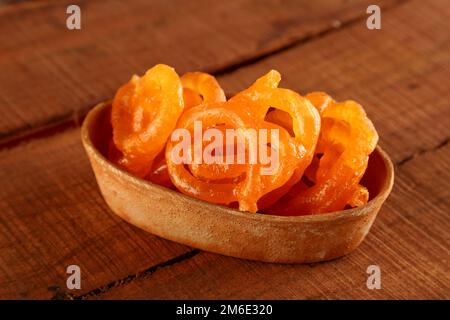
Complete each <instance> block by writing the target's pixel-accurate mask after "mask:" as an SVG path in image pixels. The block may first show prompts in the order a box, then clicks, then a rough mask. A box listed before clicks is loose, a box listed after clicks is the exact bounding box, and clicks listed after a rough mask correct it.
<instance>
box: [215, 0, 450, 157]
mask: <svg viewBox="0 0 450 320" xmlns="http://www.w3.org/2000/svg"><path fill="white" fill-rule="evenodd" d="M382 12H383V11H382ZM445 30H450V3H449V2H448V1H445V0H435V1H431V2H429V3H427V4H426V5H425V4H424V3H423V2H422V1H412V2H407V3H404V4H402V5H399V6H397V7H395V8H392V9H391V10H389V11H388V12H386V13H382V29H381V30H374V31H373V30H368V29H367V28H366V26H365V22H364V21H361V22H360V23H355V24H352V25H351V26H350V27H348V28H344V29H342V30H339V31H338V32H335V33H333V34H330V35H327V36H324V37H321V38H320V39H317V40H316V41H312V42H309V43H307V44H305V45H302V46H298V47H296V48H293V49H291V50H288V51H286V52H283V53H281V54H278V55H274V56H271V57H269V58H268V59H264V60H262V61H260V62H258V63H257V64H253V65H250V66H248V67H245V68H241V69H239V70H237V71H235V72H233V73H230V74H227V75H225V76H223V77H221V79H220V80H221V81H220V82H221V84H222V85H223V87H224V88H225V90H226V92H237V91H239V90H241V89H242V88H244V87H246V86H247V85H248V84H249V83H251V81H252V80H253V79H255V78H257V77H258V76H260V75H261V74H263V73H265V72H267V71H268V70H269V69H272V68H275V69H277V70H279V71H280V72H281V74H282V75H284V78H283V81H282V86H285V87H288V88H293V89H295V90H297V91H299V92H303V93H307V92H310V91H317V90H322V91H326V92H328V93H330V94H331V95H333V96H334V97H335V98H336V99H337V100H346V99H353V100H356V101H358V102H360V103H361V104H362V105H363V106H364V107H365V109H366V110H367V112H368V114H369V116H370V118H371V119H372V121H373V122H374V124H375V126H376V128H377V129H378V130H379V132H381V133H382V134H381V139H380V143H381V145H382V146H383V147H384V148H385V149H386V150H387V151H388V152H389V153H390V155H391V156H392V158H393V159H394V160H395V161H400V160H402V159H404V158H406V157H408V156H410V155H411V154H413V153H415V152H418V151H420V150H427V149H429V148H432V147H434V146H436V145H439V144H440V143H441V142H442V141H445V140H448V139H449V138H450V132H449V127H450V108H449V106H448V102H449V101H450V91H449V90H448V85H447V83H448V79H450V60H449V59H448V52H450V33H449V32H446V31H445Z"/></svg>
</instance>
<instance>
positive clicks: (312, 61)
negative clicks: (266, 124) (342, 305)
mask: <svg viewBox="0 0 450 320" xmlns="http://www.w3.org/2000/svg"><path fill="white" fill-rule="evenodd" d="M7 2H9V1H7ZM72 3H73V1H36V2H26V1H25V2H22V1H20V2H17V3H16V2H14V3H8V4H4V5H2V6H0V107H1V117H0V146H1V150H0V168H1V171H0V183H1V188H0V297H1V298H19V299H22V298H31V299H36V298H37V299H79V298H82V299H116V298H119V299H122V298H126V299H130V298H144V299H178V298H184V299H191V298H200V299H216V298H221V299H241V298H245V299H255V298H256V299H316V298H319V299H330V298H331V299H333V298H340V299H342V298H350V299H374V298H395V299H404V298H420V299H422V298H423V299H425V298H427V299H428V298H433V299H434V298H440V299H449V298H450V272H449V271H450V270H449V265H450V261H449V249H450V232H449V228H450V222H449V218H450V215H449V211H450V210H449V209H450V205H449V199H450V182H449V181H450V161H449V158H450V145H449V137H450V129H449V127H450V90H449V81H450V59H449V58H450V41H449V40H450V39H449V35H450V32H449V31H450V2H449V1H447V0H430V1H426V2H425V1H421V0H407V1H406V0H405V1H400V0H382V1H376V2H374V1H371V0H355V1H345V0H339V1H325V0H322V1H281V0H280V1H278V0H269V1H255V0H240V1H217V2H215V3H214V4H212V2H211V1H206V0H199V1H181V0H180V1H173V2H169V1H166V0H161V1H159V0H158V1H144V0H138V1H118V0H104V1H85V0H83V1H76V3H78V4H79V5H80V7H81V19H82V20H81V26H82V29H81V30H68V29H67V28H66V18H67V16H68V15H67V14H66V8H67V6H68V5H69V4H72ZM373 3H377V4H378V5H379V6H380V7H381V14H382V28H381V30H368V29H367V27H366V19H367V17H368V15H367V14H366V8H367V6H368V5H369V4H373ZM158 62H164V63H167V64H169V65H172V66H174V67H175V68H176V69H177V71H178V72H179V73H180V74H182V73H184V72H185V71H188V70H202V71H207V72H210V73H213V74H215V75H216V76H217V77H218V80H219V81H220V83H221V84H222V85H223V87H224V89H225V90H226V92H227V93H235V92H237V91H238V90H241V89H243V88H245V87H246V86H247V85H249V84H250V83H251V82H252V81H253V80H254V79H256V77H258V76H259V75H262V74H263V73H265V72H266V71H268V70H269V69H271V68H274V69H277V70H279V71H280V72H281V74H282V75H283V83H282V84H283V86H285V87H288V88H292V89H294V90H297V91H299V92H302V93H307V92H309V91H313V90H323V91H326V92H328V93H330V94H331V95H332V96H334V97H335V98H336V99H337V100H344V99H350V98H352V99H355V100H357V101H359V102H360V103H361V104H362V105H364V107H365V108H366V110H367V112H368V114H369V116H370V118H371V119H372V120H373V122H374V123H375V125H376V128H377V130H378V132H379V134H380V137H381V139H380V144H381V146H382V147H383V148H385V149H386V150H387V151H388V153H389V154H390V155H391V157H392V159H393V160H394V161H395V164H396V180H395V186H394V189H393V192H392V194H391V196H390V197H389V199H388V201H387V203H386V204H385V205H384V207H383V208H382V210H381V212H380V214H379V216H378V218H377V220H376V222H375V224H374V226H373V228H372V230H371V232H370V234H369V235H368V237H367V238H366V240H365V241H364V243H363V244H362V245H361V246H360V247H359V248H358V249H357V250H356V251H355V252H353V253H352V254H350V255H348V256H346V257H344V258H341V259H338V260H334V261H331V262H326V263H317V264H309V265H278V264H266V263H259V262H252V261H245V260H240V259H234V258H229V257H225V256H220V255H216V254H211V253H207V252H203V251H199V250H196V249H193V248H189V247H186V246H183V245H180V244H177V243H173V242H170V241H166V240H164V239H161V238H158V237H156V236H153V235H151V234H148V233H146V232H144V231H142V230H140V229H137V228H135V227H133V226H132V225H129V224H127V223H125V222H124V221H122V220H121V219H119V218H118V217H116V216H115V215H114V214H113V213H112V212H111V211H110V210H109V209H108V207H107V206H106V204H105V202H104V201H103V199H102V197H101V195H100V193H99V190H98V187H97V185H96V182H95V179H94V176H93V173H92V171H91V168H90V166H89V164H88V160H87V157H86V155H85V153H84V151H83V149H82V146H81V142H80V129H79V125H80V122H81V119H82V118H83V116H84V115H85V114H86V112H87V111H88V110H89V109H90V108H91V107H92V106H93V105H95V104H96V103H98V102H100V101H102V100H105V99H108V98H111V97H112V96H113V95H114V93H115V90H116V89H117V88H118V87H119V86H120V85H121V84H122V83H124V82H125V81H127V80H128V79H129V77H130V76H131V74H133V73H137V74H142V73H143V72H144V71H145V70H146V69H147V68H149V67H151V66H153V65H154V64H156V63H158ZM72 264H76V265H79V266H80V268H81V279H82V280H81V281H82V282H81V283H82V285H81V289H80V290H69V289H67V287H66V279H67V277H68V274H66V268H67V266H69V265H72ZM369 265H378V266H379V267H380V268H381V281H382V288H381V289H380V290H369V289H368V288H367V286H366V280H367V277H368V274H367V273H366V270H367V267H368V266H369Z"/></svg>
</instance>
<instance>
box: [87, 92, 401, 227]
mask: <svg viewBox="0 0 450 320" xmlns="http://www.w3.org/2000/svg"><path fill="white" fill-rule="evenodd" d="M111 102H112V100H107V101H103V102H100V103H98V104H97V105H96V106H95V107H93V108H92V109H91V110H90V111H89V112H88V114H87V115H86V118H85V119H84V121H83V124H82V126H81V140H82V143H83V146H84V148H85V149H86V152H88V153H89V154H90V155H91V156H93V157H94V158H95V159H96V161H98V162H99V163H100V164H101V165H102V166H103V167H106V168H108V170H110V171H112V172H113V173H114V174H115V175H116V176H118V177H120V178H122V179H125V180H127V181H128V182H130V183H131V184H133V185H135V186H139V187H143V188H146V189H148V190H151V189H156V190H158V191H160V192H167V193H170V194H171V195H172V196H174V197H175V198H176V197H178V198H181V199H183V200H188V201H193V202H195V203H197V204H198V205H200V206H203V207H205V208H207V209H210V210H211V209H212V210H216V211H220V212H222V213H225V214H228V215H232V216H234V217H236V218H241V219H242V218H243V219H249V220H254V221H259V222H271V223H277V224H292V223H314V222H322V221H333V220H339V219H343V218H352V217H358V216H362V215H367V214H369V213H370V212H371V211H372V210H371V208H373V207H374V206H376V204H377V203H379V202H381V203H382V202H384V201H385V199H386V198H387V196H388V195H389V193H390V192H391V190H392V186H393V183H394V165H393V163H392V161H391V159H390V158H389V156H388V154H387V153H386V152H385V151H384V150H383V149H382V148H381V147H380V146H379V145H377V146H376V148H375V150H374V152H378V153H379V154H380V156H381V159H382V160H383V163H384V165H385V167H386V173H387V174H386V176H387V177H386V180H385V182H384V184H383V186H382V187H381V190H380V191H379V192H378V194H377V195H376V196H375V197H374V198H372V199H371V200H370V201H368V202H367V203H366V204H364V205H362V206H360V207H355V208H351V209H345V210H339V211H332V212H327V213H321V214H311V215H300V216H278V215H271V214H260V213H259V214H254V213H250V212H242V211H239V210H236V209H232V208H228V207H225V206H221V205H218V204H214V203H210V202H207V201H203V200H200V199H197V198H193V197H191V196H188V195H185V194H183V193H181V192H178V191H175V190H171V189H168V188H165V187H163V186H160V185H158V184H155V183H152V182H150V181H147V180H144V179H141V178H139V177H136V176H134V175H132V174H131V173H129V172H127V171H125V170H123V169H121V168H120V167H118V166H117V165H115V164H114V163H112V162H111V161H109V160H108V159H107V158H106V157H104V156H103V155H102V154H101V153H100V151H99V150H98V149H97V148H96V147H95V146H94V144H93V142H92V140H91V138H90V131H91V130H90V129H91V128H93V127H94V125H95V123H96V122H95V120H96V119H97V116H98V115H99V114H100V113H101V112H102V111H104V110H106V109H107V108H108V107H110V106H111Z"/></svg>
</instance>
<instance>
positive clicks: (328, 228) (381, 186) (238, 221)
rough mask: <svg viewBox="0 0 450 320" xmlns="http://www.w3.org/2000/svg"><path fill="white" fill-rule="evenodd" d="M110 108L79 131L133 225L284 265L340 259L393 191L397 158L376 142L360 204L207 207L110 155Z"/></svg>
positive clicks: (109, 194)
mask: <svg viewBox="0 0 450 320" xmlns="http://www.w3.org/2000/svg"><path fill="white" fill-rule="evenodd" d="M110 112H111V105H110V102H105V103H101V104H99V105H97V106H96V107H95V108H94V109H92V110H91V111H90V112H89V114H88V116H87V118H86V120H85V121H84V123H83V127H82V131H81V134H82V140H83V145H84V148H85V149H86V152H87V154H88V156H89V159H90V162H91V164H92V168H93V170H94V173H95V176H96V178H97V182H98V185H99V187H100V190H101V193H102V194H103V197H104V198H105V200H106V203H107V204H108V205H109V207H110V208H111V209H112V210H113V211H114V212H115V213H116V214H117V215H119V216H120V217H122V218H123V219H125V220H126V221H128V222H129V223H132V224H134V225H136V226H138V227H140V228H142V229H144V230H146V231H148V232H151V233H153V234H155V235H157V236H160V237H162V238H166V239H169V240H173V241H176V242H179V243H182V244H185V245H188V246H192V247H195V248H199V249H203V250H206V251H211V252H215V253H220V254H224V255H229V256H234V257H239V258H246V259H253V260H260V261H266V262H282V263H305V262H317V261H324V260H330V259H334V258H337V257H340V256H343V255H345V254H347V253H349V252H351V251H352V250H354V249H355V248H356V247H357V246H358V245H359V244H360V243H361V242H362V241H363V239H364V237H365V236H366V235H367V233H368V232H369V229H370V227H371V225H372V223H373V221H374V220H375V217H376V215H377V213H378V211H379V210H380V208H381V205H382V204H383V202H384V201H385V200H386V198H387V196H388V195H389V192H390V191H391V188H392V184H393V180H394V170H393V166H392V163H391V161H390V159H389V157H388V156H387V154H386V153H385V152H384V151H383V150H382V149H381V148H380V147H377V148H376V150H375V151H374V152H373V153H372V155H371V156H370V160H369V166H368V169H367V171H366V174H365V176H364V178H363V180H362V184H364V185H365V186H366V187H367V188H368V189H369V192H370V195H371V200H370V201H369V202H368V203H367V204H366V205H364V206H362V207H358V208H354V209H349V210H344V211H337V212H332V213H327V214H320V215H310V216H296V217H283V216H274V215H264V214H254V213H246V212H240V211H237V210H233V209H230V208H227V207H223V206H218V205H214V204H210V203H207V202H203V201H200V200H197V199H194V198H191V197H188V196H185V195H183V194H181V193H179V192H176V191H172V190H169V189H166V188H164V187H161V186H159V185H156V184H153V183H150V182H148V181H145V180H142V179H139V178H137V177H134V176H133V175H131V174H129V173H128V172H126V171H124V170H122V169H120V168H118V167H117V166H115V165H114V164H113V163H111V162H110V161H108V160H107V159H106V157H105V155H106V153H107V148H108V142H109V140H110V139H111V134H112V129H111V124H110Z"/></svg>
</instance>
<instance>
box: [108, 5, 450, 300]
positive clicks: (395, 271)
mask: <svg viewBox="0 0 450 320" xmlns="http://www.w3.org/2000/svg"><path fill="white" fill-rule="evenodd" d="M433 4H434V5H429V6H427V7H423V6H422V5H421V2H419V1H415V2H411V3H408V4H405V5H404V6H402V7H399V8H396V9H392V11H391V12H388V13H387V14H385V15H384V16H383V19H384V20H383V27H384V28H385V29H384V30H383V31H380V32H383V34H382V35H377V34H376V33H375V34H373V35H372V33H370V34H369V33H368V32H369V31H366V30H364V28H365V27H364V26H359V25H354V26H352V27H350V28H348V29H346V30H342V31H339V32H337V33H335V34H333V35H330V36H326V37H323V38H321V39H319V40H317V41H315V42H312V43H308V44H306V45H304V46H302V47H299V48H294V49H292V50H290V51H288V52H286V53H282V54H279V55H276V56H274V57H270V58H269V59H266V60H263V61H260V62H259V63H257V64H255V65H252V66H250V67H247V68H243V69H240V70H238V71H236V72H234V73H232V74H229V75H226V76H224V77H221V79H220V80H221V83H223V84H225V87H226V88H227V90H228V91H237V90H239V89H240V88H242V87H244V86H245V85H246V84H248V83H249V82H250V81H251V80H252V79H254V78H255V77H256V76H257V75H259V74H261V73H263V72H265V71H266V70H267V69H270V68H271V67H277V68H279V69H281V71H282V72H284V74H286V77H285V79H286V80H287V81H286V83H285V85H286V86H287V87H293V88H296V89H303V90H302V91H310V90H317V89H318V88H321V89H323V90H327V91H329V92H331V93H332V94H334V95H335V96H336V97H337V98H338V99H345V98H349V97H348V92H350V93H351V94H352V98H355V99H357V100H359V101H362V102H363V104H365V106H366V108H367V109H368V111H369V115H370V116H371V118H373V119H374V121H375V123H376V125H377V128H378V130H379V132H380V135H381V138H382V144H383V145H384V146H385V147H386V148H387V149H388V150H389V151H390V153H391V155H392V156H393V158H394V159H395V160H397V161H398V162H403V161H402V159H404V158H405V157H406V158H411V155H413V154H416V153H417V154H418V155H417V156H416V157H413V158H411V160H410V161H407V162H405V163H404V164H403V165H401V166H400V168H399V169H398V171H397V175H396V185H395V187H394V190H393V192H392V195H391V197H390V198H389V200H388V202H387V204H386V205H385V207H384V208H383V209H382V212H381V213H380V216H379V218H378V219H377V221H376V223H375V225H374V227H373V230H372V232H371V233H370V235H369V237H368V239H367V240H366V241H365V242H364V243H363V244H362V246H361V247H360V248H359V249H358V250H357V251H356V252H355V253H353V254H351V255H349V256H348V257H345V258H343V259H340V260H336V261H332V262H329V263H323V264H315V265H310V266H308V265H306V266H282V265H275V264H263V263H258V262H250V261H244V260H238V259H233V258H228V257H222V256H218V255H214V254H209V253H203V252H202V253H200V254H198V255H196V256H195V257H193V258H192V259H189V260H186V261H183V262H181V263H179V264H177V265H173V266H171V267H170V268H164V269H160V270H159V271H157V272H155V273H154V274H152V275H151V276H149V277H147V278H145V277H144V278H142V279H137V280H135V281H133V282H132V283H130V284H128V285H125V286H119V287H117V288H114V289H112V290H110V291H108V292H106V294H105V295H101V296H99V298H106V299H109V298H208V299H209V298H230V299H231V298H295V299H299V298H448V297H449V296H450V279H449V272H448V271H449V269H448V258H449V247H450V244H449V243H450V239H449V233H448V230H449V227H450V226H449V221H448V212H449V207H450V205H449V199H450V197H449V196H450V194H449V192H450V188H449V182H448V181H449V178H450V176H449V163H448V158H449V155H450V154H449V153H450V147H449V145H448V143H442V141H443V140H442V139H448V138H447V137H446V135H448V124H449V110H448V107H447V104H446V103H447V102H446V101H448V100H449V93H448V92H447V91H446V90H445V88H444V83H445V79H447V78H448V77H449V64H448V61H447V60H448V59H446V58H445V57H446V54H445V52H446V51H445V50H446V49H448V46H449V43H448V36H447V35H446V34H444V32H443V30H446V28H445V26H446V25H447V24H448V18H450V17H447V16H446V15H445V14H444V12H448V10H447V11H445V10H443V9H445V8H446V6H447V3H445V2H443V1H441V2H439V1H436V2H433ZM418 12H420V16H418ZM431 16H433V17H434V19H429V17H431ZM421 17H422V18H421ZM405 33H406V35H405ZM411 37H414V44H413V45H410V46H407V48H406V49H404V47H405V41H406V39H407V38H411ZM430 37H431V38H430ZM411 39H412V38H411ZM330 47H332V48H333V53H336V55H337V57H334V56H333V55H332V54H331V53H329V52H327V51H326V49H328V48H330ZM323 55H326V56H327V55H329V56H328V57H329V58H328V59H329V60H327V61H322V59H323ZM319 57H321V59H319ZM330 61H331V62H330ZM364 61H366V62H364ZM361 68H362V70H361ZM342 74H345V75H342ZM308 75H311V76H308ZM436 119H439V121H437V120H436ZM416 132H418V133H419V134H420V138H416V135H417V133H416ZM435 145H441V146H440V148H439V149H437V150H435V151H433V147H434V146H435ZM421 149H430V150H431V151H430V152H428V153H427V152H425V153H424V154H421V152H420V151H421ZM371 264H378V265H380V267H381V268H382V272H383V290H380V291H372V290H367V288H366V286H365V281H366V279H367V274H366V268H367V266H368V265H371ZM267 279H270V285H268V283H267ZM244 283H245V285H243V284H244Z"/></svg>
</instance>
